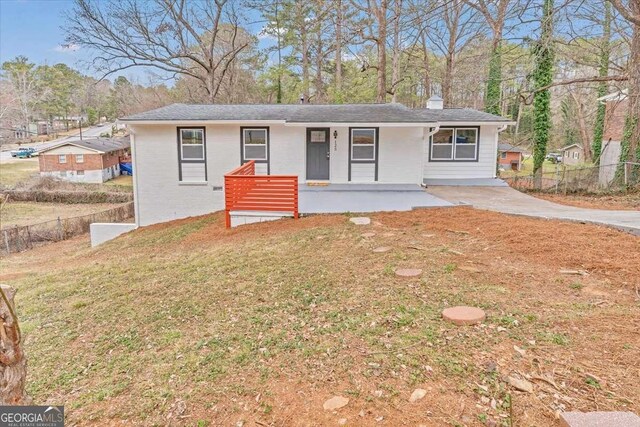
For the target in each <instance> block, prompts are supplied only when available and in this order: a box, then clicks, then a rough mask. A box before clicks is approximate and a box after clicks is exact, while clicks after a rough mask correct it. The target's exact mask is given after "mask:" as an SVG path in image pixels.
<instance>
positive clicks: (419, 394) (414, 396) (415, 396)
mask: <svg viewBox="0 0 640 427" xmlns="http://www.w3.org/2000/svg"><path fill="white" fill-rule="evenodd" d="M426 395H427V390H425V389H423V388H417V389H415V390H413V393H411V397H409V402H411V403H416V402H417V401H418V400H421V399H422V398H423V397H425V396H426Z"/></svg>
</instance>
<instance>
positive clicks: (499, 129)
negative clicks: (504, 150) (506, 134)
mask: <svg viewBox="0 0 640 427" xmlns="http://www.w3.org/2000/svg"><path fill="white" fill-rule="evenodd" d="M507 127H509V125H502V126H498V128H497V129H496V145H495V147H494V150H493V152H494V153H496V167H495V169H494V171H493V178H494V179H495V178H498V164H497V163H498V157H497V156H498V140H499V139H500V136H499V135H500V132H502V131H503V130H505V129H506V128H507ZM521 156H522V154H521Z"/></svg>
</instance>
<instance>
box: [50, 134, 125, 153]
mask: <svg viewBox="0 0 640 427" xmlns="http://www.w3.org/2000/svg"><path fill="white" fill-rule="evenodd" d="M65 145H76V146H79V147H84V148H88V149H90V150H98V151H102V152H103V153H109V152H111V151H117V150H122V149H125V148H129V147H130V146H131V141H130V139H129V137H128V136H125V137H122V138H90V139H83V140H82V141H80V140H79V139H76V140H72V141H64V142H61V143H60V144H56V145H52V146H50V147H47V148H45V149H43V150H41V151H40V152H41V153H44V152H46V151H49V150H51V149H53V148H57V147H63V146H65Z"/></svg>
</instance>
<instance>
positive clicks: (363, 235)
mask: <svg viewBox="0 0 640 427" xmlns="http://www.w3.org/2000/svg"><path fill="white" fill-rule="evenodd" d="M375 235H376V233H362V237H364V238H365V239H368V238H370V237H373V236H375Z"/></svg>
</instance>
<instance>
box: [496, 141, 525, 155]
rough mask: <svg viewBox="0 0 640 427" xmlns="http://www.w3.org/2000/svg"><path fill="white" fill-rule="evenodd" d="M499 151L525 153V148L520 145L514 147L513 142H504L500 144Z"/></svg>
mask: <svg viewBox="0 0 640 427" xmlns="http://www.w3.org/2000/svg"><path fill="white" fill-rule="evenodd" d="M498 151H511V152H514V153H524V150H523V149H522V148H520V147H514V146H513V145H511V144H506V143H502V144H498Z"/></svg>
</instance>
